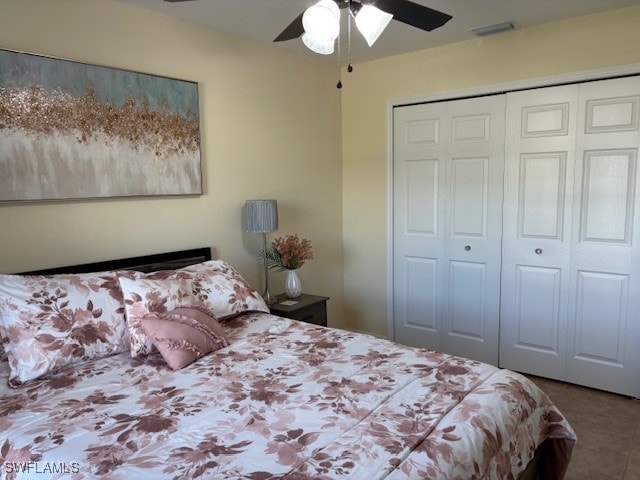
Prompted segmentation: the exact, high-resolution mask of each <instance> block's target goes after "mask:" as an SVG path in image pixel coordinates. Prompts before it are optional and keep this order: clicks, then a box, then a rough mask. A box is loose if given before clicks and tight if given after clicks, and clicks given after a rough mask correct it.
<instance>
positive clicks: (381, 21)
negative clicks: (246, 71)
mask: <svg viewBox="0 0 640 480" xmlns="http://www.w3.org/2000/svg"><path fill="white" fill-rule="evenodd" d="M164 1H165V2H171V3H175V2H189V1H192V0H164ZM333 4H335V6H337V7H338V9H344V8H347V7H348V8H349V11H350V12H351V16H352V17H353V18H354V19H355V21H356V25H357V26H358V29H359V30H360V31H361V32H362V33H363V35H364V36H365V39H366V40H367V43H368V44H369V46H371V45H373V42H375V41H376V40H377V38H378V36H380V34H381V33H382V31H383V30H384V29H385V28H386V26H387V24H388V23H389V21H390V20H391V19H392V18H393V19H395V20H397V21H399V22H402V23H406V24H407V25H411V26H412V27H416V28H419V29H421V30H426V31H428V32H430V31H431V30H435V29H436V28H439V27H441V26H443V25H444V24H445V23H447V22H448V21H449V20H451V18H453V17H452V16H451V15H448V14H446V13H442V12H439V11H438V10H434V9H432V8H429V7H425V6H423V5H419V4H417V3H414V2H411V1H409V0H320V1H319V2H318V3H317V4H315V5H312V6H311V7H309V8H307V9H306V10H305V11H304V12H302V13H301V14H300V15H298V16H297V17H296V18H295V19H294V20H293V22H291V23H290V24H289V25H288V26H287V27H286V28H285V29H284V30H283V31H282V32H281V33H280V35H278V36H277V37H276V38H275V39H274V40H273V41H274V42H284V41H286V40H292V39H294V38H298V37H300V36H303V37H304V34H305V33H309V32H308V23H309V22H308V21H306V20H307V18H306V17H309V16H310V15H309V13H317V12H318V11H319V12H322V11H323V10H322V8H323V7H324V9H325V10H327V9H328V10H334V15H335V12H337V11H338V10H337V9H336V8H335V6H333ZM327 7H328V8H327ZM314 10H315V11H314ZM324 13H325V17H326V11H325V12H324ZM337 16H338V21H339V12H338V14H337ZM325 19H326V18H325ZM359 21H360V22H361V23H360V22H359ZM305 27H307V28H305ZM322 28H327V26H326V24H324V25H322ZM338 28H339V27H338ZM337 34H338V33H337V32H336V33H335V35H336V36H337ZM314 37H317V34H315V33H314ZM303 40H305V38H303ZM333 40H335V36H334V37H333V38H332V39H331V42H332V41H333ZM306 43H307V42H306V41H305V44H306ZM315 43H318V42H315ZM320 43H325V45H324V47H325V48H324V51H321V50H322V48H320V50H314V48H312V47H309V45H307V46H308V47H309V48H311V49H312V50H314V51H317V53H333V48H331V51H330V52H329V51H327V42H326V41H325V42H320Z"/></svg>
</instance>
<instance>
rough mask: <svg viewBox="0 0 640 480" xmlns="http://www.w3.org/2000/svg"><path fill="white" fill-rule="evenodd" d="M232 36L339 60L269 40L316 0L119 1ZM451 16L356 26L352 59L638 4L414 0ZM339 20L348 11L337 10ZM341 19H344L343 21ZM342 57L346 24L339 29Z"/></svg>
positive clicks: (616, 0)
mask: <svg viewBox="0 0 640 480" xmlns="http://www.w3.org/2000/svg"><path fill="white" fill-rule="evenodd" d="M118 1H120V2H123V3H127V4H129V5H134V6H137V7H140V8H143V9H146V10H150V11H153V12H157V13H160V14H163V15H168V16H170V17H174V18H177V19H181V20H184V21H186V22H190V23H194V24H197V25H201V26H204V27H207V28H210V29H212V30H217V31H220V32H224V33H227V34H231V35H236V36H239V37H243V38H245V39H248V40H252V41H254V42H257V43H261V44H264V45H270V46H272V47H273V48H277V49H280V50H283V51H286V52H289V53H293V54H297V55H305V56H309V57H313V58H317V59H321V60H326V61H331V62H334V63H337V62H338V59H337V55H336V54H334V55H331V56H323V55H318V54H315V53H313V52H311V51H309V50H308V49H307V48H306V47H304V45H303V44H302V40H300V39H295V40H289V41H286V42H279V43H273V39H274V38H275V37H276V36H277V35H278V34H279V33H280V32H281V31H282V30H284V28H285V27H286V26H287V25H289V23H291V21H292V20H293V19H294V18H296V17H297V16H298V15H299V14H300V13H302V12H303V11H304V10H305V9H306V8H307V7H308V6H310V5H313V4H314V3H316V2H317V0H193V1H188V2H177V3H169V2H164V1H163V0H118ZM413 1H414V2H415V3H419V4H422V5H425V6H428V7H430V8H433V9H435V10H440V11H442V12H445V13H448V14H449V15H452V16H453V19H452V20H450V21H449V22H448V23H447V24H446V25H444V26H443V27H441V28H439V29H436V30H434V31H432V32H425V31H422V30H419V29H417V28H414V27H410V26H408V25H405V24H403V23H400V22H398V21H393V20H392V21H391V23H390V24H389V26H388V27H387V29H386V30H385V31H384V32H383V33H382V35H381V36H380V38H379V39H378V41H377V42H376V44H375V45H374V46H373V47H368V46H367V44H366V43H365V41H364V39H363V38H362V37H361V36H360V34H359V32H358V31H357V30H356V29H355V28H354V29H353V31H352V38H351V60H352V62H353V63H358V62H363V61H368V60H373V59H377V58H382V57H387V56H390V55H397V54H401V53H407V52H412V51H415V50H422V49H425V48H430V47H434V46H437V45H443V44H446V43H452V42H458V41H462V40H468V39H471V38H474V35H473V34H472V33H471V32H470V29H471V28H474V27H478V26H484V25H490V24H494V23H499V22H504V21H514V22H515V23H516V24H517V25H518V26H519V27H529V26H531V25H538V24H542V23H547V22H551V21H554V20H560V19H564V18H570V17H578V16H582V15H588V14H591V13H596V12H601V11H605V10H613V9H616V8H622V7H626V6H631V5H636V4H640V0H413ZM341 11H342V12H343V13H342V16H343V20H344V19H345V13H346V10H341ZM344 23H345V22H344V21H343V24H344ZM342 31H343V34H342V42H343V57H342V61H341V63H342V64H343V65H344V64H346V63H347V59H346V50H347V48H346V43H347V40H346V33H345V31H346V28H343V29H342Z"/></svg>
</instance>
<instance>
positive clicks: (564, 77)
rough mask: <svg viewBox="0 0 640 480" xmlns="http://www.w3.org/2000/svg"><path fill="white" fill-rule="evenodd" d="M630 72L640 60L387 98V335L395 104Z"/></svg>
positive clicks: (639, 67)
mask: <svg viewBox="0 0 640 480" xmlns="http://www.w3.org/2000/svg"><path fill="white" fill-rule="evenodd" d="M627 75H640V63H635V64H630V65H624V66H616V67H607V68H599V69H593V70H585V71H579V72H573V73H567V74H560V75H552V76H545V77H537V78H531V79H527V80H518V81H513V82H504V83H497V84H493V85H485V86H482V87H472V88H468V89H461V90H451V91H446V92H441V93H436V94H430V95H424V96H416V97H406V98H397V99H391V100H388V101H387V112H386V117H387V239H386V240H387V271H386V274H387V286H386V287H387V292H386V297H387V337H388V338H389V339H391V340H395V332H394V321H393V315H394V304H393V303H394V302H393V293H394V292H393V290H394V289H393V277H394V275H393V268H394V262H393V253H394V249H393V225H394V219H393V199H394V188H393V181H394V178H393V167H394V165H393V140H394V137H393V134H394V132H393V123H394V121H393V111H394V108H395V107H399V106H406V105H411V104H416V103H428V102H435V101H447V100H459V99H463V98H468V97H477V96H483V95H493V94H498V93H506V92H509V91H517V90H526V89H532V88H539V87H551V86H555V85H563V84H570V83H579V82H587V81H591V80H605V79H608V78H615V77H623V76H627Z"/></svg>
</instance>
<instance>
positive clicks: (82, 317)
mask: <svg viewBox="0 0 640 480" xmlns="http://www.w3.org/2000/svg"><path fill="white" fill-rule="evenodd" d="M119 275H131V276H132V275H133V273H131V272H101V273H87V274H77V275H50V276H22V275H0V338H2V339H3V342H4V348H5V350H6V354H7V357H8V360H9V366H10V369H11V374H10V377H9V383H10V385H12V386H15V385H18V384H21V383H23V382H26V381H28V380H32V379H35V378H38V377H41V376H43V375H45V374H47V373H49V372H53V371H56V370H60V369H62V368H64V367H67V366H69V365H73V364H78V363H84V362H87V361H89V360H93V359H96V358H101V357H105V356H109V355H113V354H116V353H120V352H123V351H125V350H127V349H128V348H129V336H128V332H127V329H126V324H125V319H124V302H123V298H122V292H121V291H120V288H119V284H118V276H119Z"/></svg>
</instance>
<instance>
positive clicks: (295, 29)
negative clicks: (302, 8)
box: [274, 12, 304, 42]
mask: <svg viewBox="0 0 640 480" xmlns="http://www.w3.org/2000/svg"><path fill="white" fill-rule="evenodd" d="M302 15H304V12H302V13H301V14H300V15H298V16H297V17H296V19H295V20H294V21H293V22H291V23H290V24H289V26H288V27H287V28H285V29H284V30H283V31H282V32H281V33H280V35H278V36H277V37H276V38H275V40H274V42H284V41H285V40H292V39H294V38H298V37H299V36H300V35H302V34H303V33H304V27H303V26H302Z"/></svg>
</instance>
